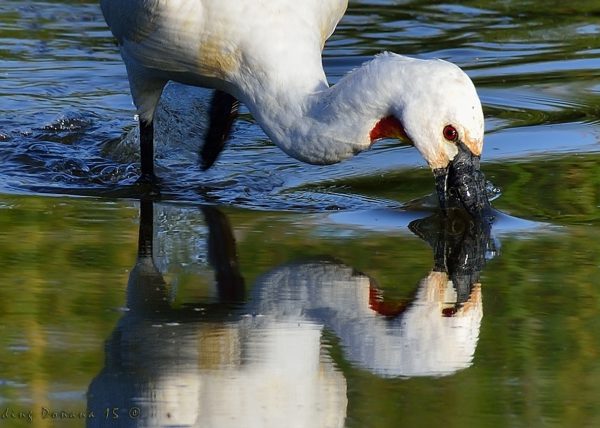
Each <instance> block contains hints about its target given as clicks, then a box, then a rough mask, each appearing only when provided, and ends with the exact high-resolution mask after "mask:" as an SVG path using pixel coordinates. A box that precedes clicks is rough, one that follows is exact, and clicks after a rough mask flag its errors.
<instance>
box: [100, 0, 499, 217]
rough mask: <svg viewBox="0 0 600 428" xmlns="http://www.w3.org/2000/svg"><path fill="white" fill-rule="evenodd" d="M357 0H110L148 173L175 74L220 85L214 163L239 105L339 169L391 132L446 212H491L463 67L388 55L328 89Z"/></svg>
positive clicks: (472, 96) (476, 104)
mask: <svg viewBox="0 0 600 428" xmlns="http://www.w3.org/2000/svg"><path fill="white" fill-rule="evenodd" d="M347 6H348V1H347V0H302V1H298V0H169V1H165V0H101V7H102V12H103V14H104V17H105V19H106V22H107V23H108V25H109V27H110V29H111V31H112V33H113V35H114V36H115V38H116V40H117V42H118V45H119V49H120V52H121V56H122V57H123V60H124V62H125V66H126V68H127V74H128V77H129V84H130V89H131V94H132V97H133V102H134V104H135V106H136V108H137V114H138V117H139V126H140V153H141V172H142V176H141V177H140V179H141V180H149V181H153V180H154V179H155V176H154V149H153V138H154V136H153V132H154V131H153V129H154V128H153V118H154V112H155V109H156V106H157V103H158V100H159V98H160V96H161V93H162V91H163V88H164V87H165V85H166V83H167V82H168V81H176V82H180V83H183V84H187V85H194V86H202V87H208V88H213V89H215V90H216V91H215V93H214V96H213V98H212V101H211V109H210V114H209V131H208V132H207V134H206V136H205V142H204V145H203V148H202V150H201V158H202V159H201V160H202V164H203V167H204V168H209V167H210V166H211V165H212V163H213V162H214V161H215V159H216V158H217V156H218V155H219V153H220V152H221V150H222V149H223V147H224V145H225V142H226V140H227V138H228V135H229V132H230V129H231V125H232V123H233V121H234V119H235V117H236V114H237V108H238V100H239V101H240V102H242V103H244V104H245V105H246V106H247V108H248V109H249V110H250V112H251V113H252V115H253V116H254V118H255V120H256V121H257V122H258V124H259V125H260V126H261V127H262V129H263V130H264V131H265V133H266V134H267V135H268V136H269V138H270V139H271V140H272V141H273V142H274V143H275V144H276V145H277V146H279V147H280V148H281V149H282V150H283V151H284V152H285V153H287V154H288V155H290V156H291V157H293V158H295V159H298V160H301V161H304V162H307V163H311V164H319V165H326V164H333V163H337V162H340V161H342V160H344V159H347V158H350V157H352V156H354V155H356V154H357V153H359V152H361V151H363V150H366V149H368V148H370V147H371V146H372V145H373V143H374V142H376V141H377V140H379V139H382V138H398V139H401V140H404V141H406V142H408V143H409V144H412V145H414V147H416V149H417V150H418V151H419V152H420V153H421V155H422V156H423V158H424V159H425V161H426V162H427V164H428V165H429V167H430V168H431V169H432V171H433V175H434V177H435V182H436V190H437V193H438V198H439V201H440V206H441V208H442V209H443V210H444V211H445V210H446V209H447V208H448V207H449V206H450V205H459V206H460V205H462V206H463V207H464V208H465V209H466V211H467V212H468V213H469V214H471V215H472V216H473V217H481V216H483V215H484V213H487V212H488V211H489V209H490V204H489V201H488V198H487V195H486V191H485V179H484V177H483V174H482V173H481V171H480V166H479V160H480V156H481V151H482V148H483V133H484V118H483V112H482V108H481V102H480V100H479V97H478V96H477V92H476V90H475V87H474V85H473V82H472V81H471V79H470V78H469V77H468V76H467V75H466V74H465V73H464V72H463V71H462V70H461V69H460V68H459V67H458V66H456V65H454V64H452V63H449V62H446V61H443V60H438V59H433V60H422V59H414V58H408V57H405V56H402V55H398V54H395V53H389V52H386V53H382V54H379V55H377V56H375V57H374V59H373V60H371V61H370V62H367V63H366V64H364V65H362V66H361V67H359V68H357V69H355V70H353V71H351V72H350V73H348V74H347V75H346V76H345V77H343V78H342V79H341V80H340V81H339V82H338V83H337V84H335V85H333V86H329V84H328V82H327V78H326V76H325V72H324V70H323V65H322V59H321V53H322V51H323V47H324V44H325V41H326V40H327V39H328V38H329V36H330V35H331V34H332V33H333V31H334V29H335V27H336V25H337V23H338V22H339V20H340V19H341V18H342V16H343V15H344V13H345V11H346V8H347Z"/></svg>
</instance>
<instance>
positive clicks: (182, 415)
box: [88, 200, 490, 427]
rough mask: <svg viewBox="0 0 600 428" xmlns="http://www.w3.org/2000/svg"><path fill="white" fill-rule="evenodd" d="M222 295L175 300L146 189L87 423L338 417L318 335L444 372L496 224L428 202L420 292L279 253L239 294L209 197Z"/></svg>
mask: <svg viewBox="0 0 600 428" xmlns="http://www.w3.org/2000/svg"><path fill="white" fill-rule="evenodd" d="M202 210H203V214H204V217H205V220H206V223H207V226H208V229H209V237H208V260H209V263H210V264H211V266H212V267H213V269H214V271H215V278H216V284H217V289H218V298H219V299H218V302H217V303H213V304H209V305H204V304H203V305H202V307H201V308H200V307H198V306H194V305H183V306H181V307H173V306H172V305H171V299H170V297H169V292H168V291H169V287H168V286H167V284H166V282H165V280H164V278H163V275H162V274H161V272H160V271H159V270H158V269H157V267H156V265H155V263H154V261H153V257H152V254H153V236H154V233H153V225H154V220H153V203H152V202H151V201H149V200H147V201H142V202H141V203H140V214H141V216H140V217H141V218H140V232H139V247H138V258H137V261H136V264H135V266H134V268H133V269H132V271H131V274H130V277H129V282H128V285H127V307H128V311H127V312H126V313H125V315H124V316H123V317H122V318H121V319H120V320H119V323H118V325H117V326H116V328H115V330H114V332H113V334H112V335H111V337H110V338H109V339H108V340H107V342H106V348H105V352H106V360H105V365H104V368H103V370H102V371H101V372H100V373H99V374H98V375H97V376H96V378H95V379H94V380H93V381H92V383H91V384H90V387H89V390H88V412H93V413H94V415H95V418H90V419H88V426H108V425H110V426H123V427H124V426H128V427H129V426H148V427H154V426H197V427H204V426H219V427H221V426H249V427H250V426H260V427H270V426H273V427H280V426H286V425H287V423H286V421H288V422H289V419H288V418H289V415H290V414H293V415H294V420H295V421H297V422H298V424H297V426H315V427H316V426H322V425H323V423H324V421H327V426H343V425H344V420H345V415H346V406H347V398H346V395H347V394H346V380H345V377H344V375H343V373H342V372H340V371H339V369H337V368H336V366H335V364H334V362H333V360H332V358H331V356H330V355H329V354H328V353H327V351H326V348H327V347H324V346H322V340H323V339H322V333H323V329H326V330H329V331H331V332H333V333H334V334H335V335H336V336H337V337H338V338H339V341H340V344H341V347H342V351H343V355H344V358H346V359H347V360H349V361H351V362H352V363H354V364H355V365H357V366H359V367H362V368H364V369H366V370H368V371H370V372H372V373H374V374H376V375H378V376H383V377H411V376H444V375H450V374H453V373H455V372H456V371H458V370H461V369H464V368H466V367H468V366H470V365H471V363H472V358H473V354H474V352H475V348H476V345H477V340H478V336H479V327H480V324H481V319H482V315H483V312H482V303H481V288H480V284H479V275H480V272H481V269H482V268H483V266H484V264H485V254H486V252H488V251H489V248H488V247H489V242H490V239H489V236H490V234H489V232H490V231H489V228H482V227H478V226H476V225H473V224H472V223H470V222H469V221H466V222H465V221H464V219H460V218H451V219H449V218H441V217H436V216H432V217H430V218H427V219H421V220H415V221H413V222H412V223H411V225H410V229H411V230H412V231H413V232H414V233H415V234H417V235H418V236H420V237H421V238H422V239H425V240H426V241H428V242H429V243H430V244H431V245H432V247H433V249H434V259H435V267H434V269H433V270H432V271H431V272H430V273H429V275H428V276H427V277H425V278H424V279H423V280H422V281H421V282H420V283H419V285H418V287H417V289H416V291H415V293H414V295H413V296H412V299H410V301H406V302H389V301H386V300H385V299H384V296H383V293H382V292H381V290H379V288H378V287H377V285H376V282H375V280H373V279H372V278H370V277H369V276H367V275H365V274H363V273H360V272H357V271H356V270H355V269H353V268H352V267H349V266H347V265H345V264H343V263H342V262H340V261H337V260H334V259H319V260H304V261H297V262H292V263H288V264H284V265H281V266H279V267H276V268H274V269H272V270H271V271H269V272H267V273H266V274H264V275H263V276H261V277H260V278H258V279H257V280H256V283H255V285H254V287H253V290H252V298H251V300H250V301H249V302H246V301H245V288H244V280H243V277H242V275H241V273H240V268H239V263H238V259H237V254H236V246H235V241H234V237H233V233H232V230H231V227H230V225H229V222H228V219H227V218H226V216H225V215H224V214H223V213H221V212H220V211H219V210H218V209H216V208H214V207H203V208H202Z"/></svg>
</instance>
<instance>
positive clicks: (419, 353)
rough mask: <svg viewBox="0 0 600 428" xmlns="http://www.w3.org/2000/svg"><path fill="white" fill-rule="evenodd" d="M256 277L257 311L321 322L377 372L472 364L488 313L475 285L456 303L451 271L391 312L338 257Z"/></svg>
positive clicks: (435, 370) (432, 277)
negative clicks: (382, 307) (375, 300)
mask: <svg viewBox="0 0 600 428" xmlns="http://www.w3.org/2000/svg"><path fill="white" fill-rule="evenodd" d="M258 282H259V284H257V286H256V288H255V290H256V292H257V294H256V295H255V297H254V302H255V305H256V309H255V310H256V311H257V312H258V313H261V314H264V315H265V316H271V317H275V318H276V319H285V320H288V321H291V320H293V319H310V320H313V321H315V322H318V323H321V324H323V325H324V326H325V327H326V328H329V329H331V330H333V331H334V332H335V334H336V335H337V336H338V337H339V338H340V339H341V342H342V346H343V347H344V353H345V355H346V357H347V358H348V359H349V360H351V361H353V362H355V363H356V364H358V365H360V366H361V367H363V368H365V369H367V370H369V371H372V372H374V373H376V374H378V375H380V376H442V375H448V374H452V373H454V372H456V371H457V370H460V369H463V368H466V367H468V366H470V365H471V362H472V359H473V354H474V353H475V348H476V346H477V341H478V337H479V328H480V325H481V319H482V316H483V310H482V303H481V291H480V287H479V285H478V284H476V285H474V286H473V288H472V290H471V292H470V294H468V298H467V299H466V300H465V301H459V300H458V293H457V291H456V289H455V288H454V286H453V284H452V282H451V281H450V280H449V278H448V275H447V274H446V273H443V272H435V271H434V272H431V273H430V274H429V275H428V276H427V277H426V278H425V279H423V280H422V281H421V283H420V284H419V288H418V290H417V292H416V294H415V297H414V300H413V301H412V302H410V303H409V304H408V305H406V306H405V308H404V310H403V311H401V313H399V314H398V315H397V316H395V317H390V316H383V315H381V314H380V313H377V311H376V310H375V309H377V306H374V305H373V294H374V293H373V285H372V284H373V283H372V281H371V280H370V279H369V278H368V277H367V276H365V275H362V274H358V273H356V272H355V271H354V270H353V269H351V268H349V267H347V266H344V265H341V264H338V263H333V262H307V263H302V264H300V263H297V264H290V265H286V266H282V267H279V268H277V269H275V270H274V271H271V272H270V273H269V274H267V275H265V276H263V277H262V278H260V279H259V281H258ZM300 302H304V304H303V305H302V304H301V303H300ZM397 307H400V306H398V305H397Z"/></svg>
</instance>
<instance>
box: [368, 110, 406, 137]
mask: <svg viewBox="0 0 600 428" xmlns="http://www.w3.org/2000/svg"><path fill="white" fill-rule="evenodd" d="M369 137H371V143H374V142H375V141H376V140H379V139H381V138H399V139H407V136H406V132H405V131H404V127H403V126H402V124H401V123H400V121H399V120H398V119H396V118H395V117H394V116H386V117H384V118H383V119H381V120H380V121H379V122H377V124H375V126H374V127H373V129H371V132H370V134H369Z"/></svg>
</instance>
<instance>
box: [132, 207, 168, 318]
mask: <svg viewBox="0 0 600 428" xmlns="http://www.w3.org/2000/svg"><path fill="white" fill-rule="evenodd" d="M153 240H154V203H153V201H152V200H151V199H141V200H140V229H139V238H138V257H137V260H136V262H135V266H134V267H133V269H132V270H131V272H130V274H129V281H128V283H127V307H128V308H129V309H130V310H131V312H130V313H136V314H144V315H156V314H159V313H164V312H166V311H168V310H169V299H168V292H167V284H166V283H165V280H164V278H163V276H162V274H161V273H160V271H159V270H158V268H157V267H156V265H155V264H154V259H153V258H152V253H153Z"/></svg>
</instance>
